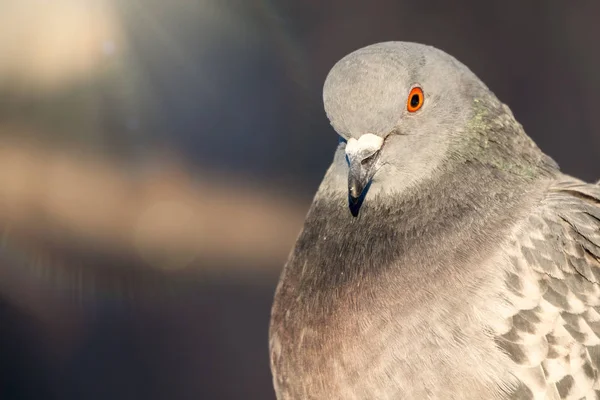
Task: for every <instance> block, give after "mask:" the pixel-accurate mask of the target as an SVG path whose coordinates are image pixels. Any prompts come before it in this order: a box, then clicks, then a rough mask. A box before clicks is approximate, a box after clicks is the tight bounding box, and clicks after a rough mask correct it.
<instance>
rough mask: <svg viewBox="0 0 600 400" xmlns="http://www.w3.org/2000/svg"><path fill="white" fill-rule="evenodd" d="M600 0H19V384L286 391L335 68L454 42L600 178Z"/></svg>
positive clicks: (6, 99) (3, 189)
mask: <svg viewBox="0 0 600 400" xmlns="http://www.w3.org/2000/svg"><path fill="white" fill-rule="evenodd" d="M598 17H600V3H599V2H598V1H579V2H558V1H555V2H549V1H547V0H538V1H528V2H522V1H491V2H482V1H479V0H455V1H453V2H448V1H442V0H438V1H398V0H396V1H391V0H373V1H370V2H366V1H358V0H351V1H348V0H324V1H321V0H319V1H317V0H172V1H169V2H166V1H159V0H144V1H142V0H122V1H121V0H119V1H117V0H1V1H0V246H1V247H0V398H2V399H36V400H37V399H66V400H71V399H72V400H76V399H77V400H79V399H86V400H87V399H117V400H119V399H128V400H130V399H272V398H273V397H274V396H273V392H272V389H271V376H270V372H269V369H268V350H267V343H268V342H267V329H268V320H269V311H270V305H271V299H272V295H273V291H274V288H275V284H276V282H277V278H278V274H279V271H280V269H281V267H282V265H283V263H284V262H285V258H286V256H287V253H288V251H289V250H290V249H291V247H292V246H293V242H294V239H295V237H296V235H297V234H298V232H299V230H300V228H301V225H302V220H303V218H304V214H305V212H306V211H307V209H308V206H309V204H310V201H311V197H312V195H313V193H314V191H315V189H316V187H317V186H318V184H319V181H320V179H321V176H322V174H323V173H324V171H325V168H326V167H327V165H328V163H329V162H330V159H331V155H332V154H331V153H332V150H333V149H334V148H335V146H336V144H337V138H336V135H335V133H334V132H333V131H332V129H331V128H330V127H329V125H328V122H327V120H326V118H325V115H324V113H323V110H322V104H321V87H322V83H323V80H324V78H325V75H326V73H327V72H328V70H329V68H330V67H331V66H332V65H333V64H334V63H335V61H337V60H338V59H339V58H341V57H342V56H343V55H345V54H347V53H348V52H350V51H352V50H355V49H357V48H359V47H362V46H364V45H367V44H371V43H374V42H379V41H386V40H405V41H417V42H422V43H427V44H432V45H435V46H436V47H439V48H441V49H443V50H445V51H447V52H449V53H450V54H453V55H454V56H456V57H457V58H458V59H460V60H461V61H463V62H464V63H466V64H467V65H468V66H470V68H471V69H472V70H473V71H474V72H475V73H476V74H478V75H479V76H480V77H481V78H482V79H483V80H484V81H485V82H486V83H487V84H488V86H489V87H490V88H491V89H492V90H494V91H495V93H496V94H497V95H498V97H500V99H502V100H503V101H504V102H506V103H508V104H509V105H510V106H511V108H512V109H513V111H514V113H515V114H516V116H517V118H518V119H519V120H520V121H521V122H522V123H523V125H524V126H525V128H526V130H527V132H529V134H530V135H531V136H532V137H533V138H534V139H535V140H536V141H537V143H538V144H539V145H540V146H541V147H542V149H543V150H545V151H546V152H547V153H549V154H550V155H551V156H553V157H554V158H555V159H556V160H557V161H558V162H559V164H560V165H561V166H562V168H563V170H564V171H566V172H567V173H570V174H573V175H576V176H578V177H581V178H584V179H586V180H588V181H589V180H596V179H598V178H600V160H599V158H600V157H598V156H599V154H600V112H599V111H598V108H599V106H600V74H599V73H598V71H600V48H599V47H598V42H599V39H600V24H598Z"/></svg>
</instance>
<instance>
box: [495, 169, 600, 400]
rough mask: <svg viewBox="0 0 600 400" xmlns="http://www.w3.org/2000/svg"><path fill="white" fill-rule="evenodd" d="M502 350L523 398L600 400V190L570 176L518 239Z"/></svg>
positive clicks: (557, 186) (554, 189) (512, 259)
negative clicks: (509, 360) (511, 363)
mask: <svg viewBox="0 0 600 400" xmlns="http://www.w3.org/2000/svg"><path fill="white" fill-rule="evenodd" d="M511 249H512V253H511V254H510V255H509V258H510V263H511V265H512V267H513V268H512V271H510V272H509V273H508V274H507V279H506V286H507V293H508V295H507V297H508V299H507V300H508V302H509V303H510V304H511V306H512V308H511V310H513V311H512V312H509V314H512V315H509V317H508V319H507V321H506V322H507V323H506V324H504V325H503V326H504V327H505V328H504V329H503V331H501V332H498V335H497V337H496V340H497V343H498V345H499V346H500V347H501V348H502V349H504V350H505V351H506V353H507V354H508V355H509V356H510V357H511V358H512V360H513V361H514V362H515V363H516V364H518V368H517V373H516V374H515V375H516V378H517V379H518V380H519V381H520V382H521V386H520V387H519V388H517V391H516V392H515V393H514V395H513V397H514V398H517V399H577V400H579V399H600V382H599V371H600V185H592V184H586V183H583V182H581V181H578V180H576V179H573V178H567V177H565V178H564V180H561V181H559V182H558V183H556V184H555V185H553V186H552V187H551V188H550V190H549V193H548V195H547V196H546V198H545V199H544V201H543V202H542V204H541V206H540V207H539V208H538V209H537V211H536V212H535V213H533V214H531V215H530V216H529V218H528V221H527V223H526V224H525V225H524V227H523V229H521V230H520V231H519V233H517V235H516V236H515V241H514V243H513V246H511Z"/></svg>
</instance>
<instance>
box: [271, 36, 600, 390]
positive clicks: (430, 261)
mask: <svg viewBox="0 0 600 400" xmlns="http://www.w3.org/2000/svg"><path fill="white" fill-rule="evenodd" d="M323 102H324V107H325V112H326V114H327V117H328V119H329V121H330V123H331V125H332V127H333V128H334V129H335V131H336V132H337V133H338V135H339V145H338V146H337V148H336V150H335V155H334V157H333V162H332V164H331V166H330V167H329V169H328V170H327V172H326V173H325V176H324V178H323V181H322V183H321V185H320V187H319V188H318V190H317V193H316V195H315V197H314V200H313V203H312V205H311V207H310V209H309V211H308V214H307V216H306V220H305V223H304V226H303V229H302V231H301V233H300V235H299V236H298V238H297V242H296V244H295V247H294V249H293V250H292V251H291V253H290V256H289V258H288V260H287V263H286V265H285V267H284V269H283V271H282V273H281V277H280V280H279V283H278V286H277V288H276V292H275V298H274V302H273V307H272V311H271V322H270V328H269V348H270V364H271V370H272V374H273V382H274V387H275V393H276V396H277V398H278V399H327V400H331V399H344V400H352V399H419V400H421V399H444V400H447V399H460V400H468V399H477V400H482V399H553V400H554V399H600V381H599V377H598V371H599V369H600V359H599V357H600V186H599V185H597V184H590V183H585V182H583V181H581V180H578V179H576V178H574V177H571V176H568V175H566V174H564V173H562V172H561V171H560V169H559V167H558V165H557V164H556V163H555V162H554V161H553V160H552V158H550V157H549V156H547V155H545V154H544V153H543V152H542V151H541V150H540V149H539V148H538V147H537V145H536V144H535V143H534V142H533V140H532V139H530V138H529V137H528V136H527V134H526V133H525V132H524V129H523V127H522V126H521V125H520V124H519V123H518V122H517V121H516V120H515V117H514V116H513V114H512V111H511V110H510V109H509V108H508V107H507V106H506V105H505V104H503V103H502V102H501V101H500V100H498V98H497V97H496V96H495V95H494V94H493V93H492V92H491V91H490V89H488V87H486V85H485V84H484V83H482V82H481V80H480V79H479V78H477V77H476V75H475V74H474V73H473V72H471V71H470V70H469V69H468V68H467V67H466V66H465V65H463V64H462V63H461V62H459V61H457V60H456V59H455V58H453V57H452V56H450V55H448V54H446V53H445V52H443V51H441V50H438V49H436V48H433V47H430V46H426V45H422V44H416V43H406V42H385V43H378V44H374V45H370V46H367V47H364V48H362V49H359V50H356V51H354V52H352V53H350V54H349V55H347V56H345V57H344V58H342V59H341V60H340V61H339V62H337V63H336V64H335V65H334V66H333V68H332V69H331V71H330V72H329V74H328V76H327V78H326V80H325V84H324V89H323Z"/></svg>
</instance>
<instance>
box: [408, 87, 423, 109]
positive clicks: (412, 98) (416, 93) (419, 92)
mask: <svg viewBox="0 0 600 400" xmlns="http://www.w3.org/2000/svg"><path fill="white" fill-rule="evenodd" d="M424 99H425V97H424V96H423V89H421V88H420V87H418V86H417V87H414V88H412V90H411V91H410V93H409V94H408V100H407V101H406V109H407V110H408V112H411V113H413V112H415V111H418V110H419V109H420V108H421V107H423V100H424Z"/></svg>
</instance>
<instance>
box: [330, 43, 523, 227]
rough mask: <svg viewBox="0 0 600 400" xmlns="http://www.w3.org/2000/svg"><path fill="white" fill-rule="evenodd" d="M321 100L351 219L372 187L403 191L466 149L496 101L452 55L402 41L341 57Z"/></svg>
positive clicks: (333, 69)
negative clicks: (343, 169)
mask: <svg viewBox="0 0 600 400" xmlns="http://www.w3.org/2000/svg"><path fill="white" fill-rule="evenodd" d="M323 101H324V106H325V111H326V113H327V116H328V118H329V120H330V122H331V125H332V126H333V127H334V129H335V130H336V131H337V133H338V134H339V135H340V136H341V138H342V142H343V143H344V144H342V145H341V146H340V149H339V150H340V151H341V150H342V148H343V150H344V152H345V157H342V158H341V160H340V162H342V163H347V173H348V198H349V204H350V211H351V212H352V215H354V216H357V215H358V212H359V209H360V207H361V204H362V202H363V200H364V199H365V196H366V194H367V191H369V192H370V193H372V192H374V191H377V192H393V191H397V190H402V189H403V188H406V187H409V186H411V185H413V184H415V183H418V182H419V181H420V180H423V179H426V178H427V177H428V176H431V175H432V174H433V173H434V172H435V171H436V169H439V166H440V165H441V164H442V163H445V162H447V161H448V160H449V159H452V156H453V155H456V154H457V153H460V152H461V151H462V150H464V152H467V151H468V148H467V147H468V145H467V144H464V145H463V146H465V148H464V149H462V150H461V148H460V146H461V145H460V143H467V142H468V140H466V141H465V140H462V139H464V138H465V137H468V136H469V135H471V136H477V135H475V134H474V132H473V129H472V128H473V126H474V125H476V124H474V121H475V122H476V121H477V120H478V118H481V112H480V110H481V109H482V108H486V107H487V103H498V101H497V99H496V98H495V96H494V95H493V94H492V93H491V92H490V91H489V90H488V88H487V87H486V86H485V85H484V84H483V83H482V82H481V81H480V80H479V79H478V78H477V77H476V76H475V74H473V73H472V72H471V71H470V70H469V69H468V68H467V67H466V66H464V65H463V64H461V63H460V62H459V61H457V60H456V59H454V58H453V57H451V56H450V55H448V54H446V53H444V52H443V51H441V50H438V49H436V48H433V47H430V46H425V45H421V44H416V43H405V42H386V43H379V44H375V45H371V46H367V47H364V48H362V49H359V50H357V51H355V52H353V53H351V54H349V55H347V56H346V57H344V58H342V59H341V60H340V61H339V62H338V63H336V64H335V66H334V67H333V68H332V69H331V71H330V72H329V74H328V76H327V79H326V80H325V85H324V88H323ZM498 104H500V103H498ZM488 108H489V107H488ZM496 108H497V107H496ZM500 108H501V109H502V110H504V109H503V108H502V107H500ZM503 112H510V111H507V109H506V111H503ZM511 118H512V115H511ZM344 146H345V147H344Z"/></svg>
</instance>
